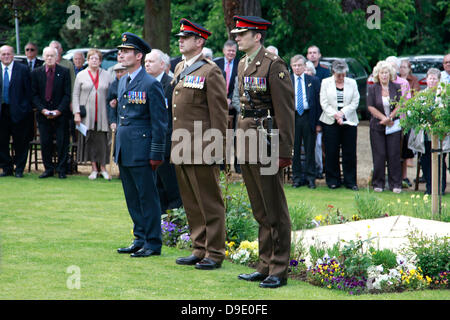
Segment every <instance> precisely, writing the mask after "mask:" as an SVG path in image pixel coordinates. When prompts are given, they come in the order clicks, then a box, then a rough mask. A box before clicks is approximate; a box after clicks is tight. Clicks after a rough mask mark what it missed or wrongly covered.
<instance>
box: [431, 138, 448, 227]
mask: <svg viewBox="0 0 450 320" xmlns="http://www.w3.org/2000/svg"><path fill="white" fill-rule="evenodd" d="M438 148H439V138H438V136H436V135H432V136H431V150H437V149H438ZM438 170H439V165H438V153H437V152H431V213H432V218H433V219H434V218H436V216H437V214H438V211H439V174H438V172H439V171H438ZM444 174H446V173H445V172H444Z"/></svg>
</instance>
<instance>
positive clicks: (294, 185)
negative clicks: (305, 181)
mask: <svg viewBox="0 0 450 320" xmlns="http://www.w3.org/2000/svg"><path fill="white" fill-rule="evenodd" d="M292 188H300V183H298V182H295V183H293V184H292Z"/></svg>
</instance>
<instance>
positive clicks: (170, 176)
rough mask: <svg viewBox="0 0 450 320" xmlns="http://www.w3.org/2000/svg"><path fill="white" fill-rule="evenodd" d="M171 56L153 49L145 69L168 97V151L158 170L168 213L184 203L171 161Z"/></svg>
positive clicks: (146, 59) (160, 194) (162, 207)
mask: <svg viewBox="0 0 450 320" xmlns="http://www.w3.org/2000/svg"><path fill="white" fill-rule="evenodd" d="M165 59H166V60H169V59H170V58H169V57H168V56H167V55H166V54H164V52H162V51H161V50H159V49H152V51H151V52H150V53H147V55H146V56H145V71H147V73H148V74H149V75H151V76H153V77H155V79H156V80H158V81H159V82H161V84H162V86H163V89H164V96H165V97H166V108H167V111H168V128H167V134H166V153H165V155H164V162H163V164H162V165H160V166H159V167H158V169H157V170H156V173H157V181H156V186H157V187H158V193H159V199H160V202H161V211H162V213H166V211H167V210H170V209H175V208H179V207H181V206H182V205H183V203H182V201H181V196H180V190H179V188H178V182H177V176H176V173H175V166H174V165H173V164H172V163H170V150H171V147H172V141H171V138H172V93H173V87H172V85H171V84H170V82H171V81H172V78H171V77H169V76H168V75H167V74H166V72H165V70H166V63H167V61H164V60H165Z"/></svg>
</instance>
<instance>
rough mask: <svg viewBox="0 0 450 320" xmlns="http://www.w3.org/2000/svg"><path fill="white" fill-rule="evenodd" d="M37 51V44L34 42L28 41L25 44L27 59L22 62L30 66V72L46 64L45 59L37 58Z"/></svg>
mask: <svg viewBox="0 0 450 320" xmlns="http://www.w3.org/2000/svg"><path fill="white" fill-rule="evenodd" d="M37 53H38V47H37V45H36V44H34V43H33V42H28V43H27V44H26V46H25V55H26V56H27V60H26V61H22V63H23V64H26V65H27V66H28V69H29V70H30V72H31V71H33V70H34V69H36V68H39V67H40V66H42V65H43V64H44V61H42V60H40V59H38V58H37Z"/></svg>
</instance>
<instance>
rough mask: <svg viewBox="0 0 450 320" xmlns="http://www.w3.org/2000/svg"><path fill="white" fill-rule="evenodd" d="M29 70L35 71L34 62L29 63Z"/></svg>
mask: <svg viewBox="0 0 450 320" xmlns="http://www.w3.org/2000/svg"><path fill="white" fill-rule="evenodd" d="M28 68H29V69H30V71H32V70H33V61H30V62H28Z"/></svg>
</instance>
